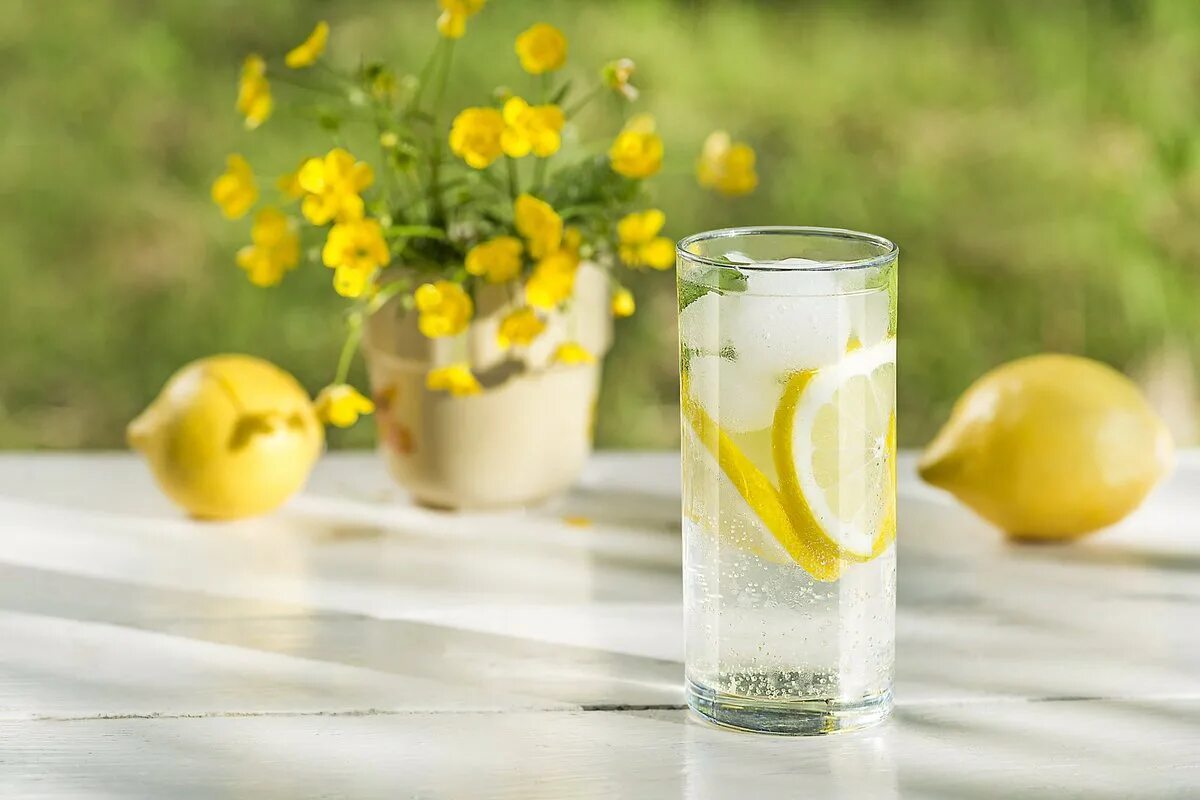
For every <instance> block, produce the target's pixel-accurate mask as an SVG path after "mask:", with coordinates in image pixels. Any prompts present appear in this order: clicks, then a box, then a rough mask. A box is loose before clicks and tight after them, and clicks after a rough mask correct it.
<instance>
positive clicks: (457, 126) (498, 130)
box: [450, 107, 504, 169]
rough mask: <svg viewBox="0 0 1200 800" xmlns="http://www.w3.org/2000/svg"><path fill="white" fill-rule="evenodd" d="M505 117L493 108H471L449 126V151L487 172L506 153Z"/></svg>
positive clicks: (462, 112) (460, 113) (461, 113)
mask: <svg viewBox="0 0 1200 800" xmlns="http://www.w3.org/2000/svg"><path fill="white" fill-rule="evenodd" d="M503 134H504V117H503V115H501V113H500V112H499V111H497V110H496V109H494V108H486V107H481V108H468V109H464V110H463V111H461V112H459V115H458V116H457V117H455V118H454V122H453V123H452V124H451V125H450V149H451V150H453V151H454V154H455V155H456V156H458V157H459V158H461V159H462V160H463V161H466V162H467V164H468V165H469V166H471V167H474V168H475V169H487V168H488V167H489V166H491V164H492V162H493V161H495V160H496V159H497V158H499V157H500V154H501V153H502V152H503V150H502V149H501V146H500V137H501V136H502V135H503Z"/></svg>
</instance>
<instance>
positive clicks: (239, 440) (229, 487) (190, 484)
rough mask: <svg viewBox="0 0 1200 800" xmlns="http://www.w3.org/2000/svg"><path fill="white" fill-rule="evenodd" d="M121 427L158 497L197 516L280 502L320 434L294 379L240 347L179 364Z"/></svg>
mask: <svg viewBox="0 0 1200 800" xmlns="http://www.w3.org/2000/svg"><path fill="white" fill-rule="evenodd" d="M126 434H127V437H128V439H129V443H130V445H131V446H133V447H134V448H136V449H137V450H139V451H140V452H141V453H142V455H144V456H145V457H146V461H147V462H149V465H150V469H151V471H152V472H153V473H154V477H155V479H156V480H157V481H158V485H159V486H160V487H161V488H162V490H163V491H164V492H166V494H167V496H168V497H170V498H171V499H172V500H174V501H175V502H176V503H178V504H179V505H181V506H183V507H184V508H185V509H187V511H188V512H190V513H191V514H193V515H194V516H197V517H202V518H207V519H235V518H238V517H247V516H252V515H255V514H262V513H265V512H267V511H270V510H272V509H274V508H276V507H277V506H279V505H280V504H282V503H283V502H284V501H285V500H287V499H288V497H290V496H291V495H292V494H293V493H295V492H296V491H297V490H299V489H300V487H302V486H303V485H304V482H305V480H306V479H307V478H308V473H309V471H310V470H311V469H312V465H313V463H314V462H315V461H316V459H317V456H318V455H319V454H320V452H321V448H322V446H323V444H324V438H325V434H324V430H323V429H322V427H321V424H320V423H319V422H318V421H317V416H316V414H315V413H314V411H313V407H312V403H311V401H310V400H309V397H308V394H307V393H306V392H305V391H304V389H303V387H301V386H300V384H299V383H298V382H297V381H296V379H295V378H293V377H292V376H291V375H289V374H288V373H286V372H284V371H283V370H281V369H279V368H278V367H276V366H275V365H274V364H271V363H269V362H267V361H263V360H262V359H258V358H253V357H251V356H243V355H221V356H212V357H210V358H202V359H200V360H198V361H193V362H192V363H191V364H188V365H186V366H185V367H183V368H182V369H180V370H179V371H178V372H176V373H175V374H174V375H173V376H171V379H170V380H169V381H167V384H166V386H164V387H163V390H162V392H160V393H159V395H158V397H157V398H155V400H154V402H153V403H151V404H150V406H149V408H147V409H146V410H145V411H143V412H142V414H141V415H140V416H139V417H138V418H137V419H135V420H134V421H133V422H131V423H130V424H129V428H128V430H127V431H126Z"/></svg>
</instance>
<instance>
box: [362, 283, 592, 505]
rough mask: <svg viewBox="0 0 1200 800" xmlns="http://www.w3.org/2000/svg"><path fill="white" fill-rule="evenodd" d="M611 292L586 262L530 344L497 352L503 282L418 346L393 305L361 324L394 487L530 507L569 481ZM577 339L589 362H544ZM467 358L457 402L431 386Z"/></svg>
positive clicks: (412, 322)
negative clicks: (566, 298) (448, 329)
mask: <svg viewBox="0 0 1200 800" xmlns="http://www.w3.org/2000/svg"><path fill="white" fill-rule="evenodd" d="M609 302H610V301H609V287H608V281H607V277H606V275H605V273H604V272H603V271H602V270H600V269H599V268H597V267H595V266H594V265H591V264H586V263H585V264H583V265H581V266H580V268H579V274H578V277H577V279H576V292H575V297H574V300H573V302H572V304H571V307H570V309H569V310H567V311H563V312H555V313H554V314H552V315H551V316H550V318H549V320H548V325H547V328H546V331H545V332H544V333H542V335H541V336H539V337H538V338H537V339H536V340H535V341H534V342H533V344H532V345H530V346H529V347H528V348H515V349H513V350H510V351H505V350H503V349H501V348H500V347H499V346H498V345H497V343H496V331H497V328H498V326H499V322H500V319H501V318H502V317H503V315H504V314H505V313H506V312H507V311H508V310H510V306H509V305H508V295H507V292H506V290H505V288H504V287H501V286H488V287H485V289H484V290H483V291H481V292H480V293H479V295H478V297H477V298H476V314H475V318H474V321H473V322H472V323H471V325H470V327H469V328H468V329H467V331H466V332H465V333H464V334H462V335H461V336H458V337H447V338H442V339H428V338H426V337H425V336H422V335H421V333H420V332H419V331H418V330H417V324H416V318H415V317H416V315H415V314H412V313H406V312H405V310H404V308H403V307H402V305H401V304H400V303H399V302H397V301H395V300H393V301H392V302H390V303H388V304H387V305H385V306H384V307H383V308H382V309H380V310H379V311H378V312H376V313H375V314H374V315H372V317H371V318H370V320H369V321H368V323H367V326H366V330H365V335H364V340H363V352H364V354H365V356H366V362H367V370H368V373H369V376H370V381H371V390H372V395H373V399H374V401H375V405H376V413H375V420H376V425H377V427H378V430H379V445H380V448H381V450H382V451H383V455H384V457H385V458H386V460H387V463H388V466H389V468H390V470H391V473H392V475H393V476H394V477H395V479H396V481H397V482H398V483H399V484H400V485H401V486H402V487H404V488H405V489H407V490H408V491H409V492H410V493H411V495H412V496H413V498H414V499H415V500H416V501H418V502H420V503H423V504H425V505H430V506H436V507H441V508H454V509H481V508H497V507H504V506H515V505H525V504H529V503H536V502H538V501H540V500H544V499H546V498H549V497H552V496H553V495H555V494H557V493H559V492H562V491H563V490H564V489H566V488H567V487H568V486H570V485H571V483H572V482H574V480H575V478H576V477H577V476H578V475H579V472H580V470H581V469H582V468H583V465H584V462H585V461H586V460H587V457H588V455H589V454H590V453H591V449H592V431H593V423H594V415H595V406H596V395H597V392H598V391H599V387H600V368H601V362H602V359H603V357H604V354H606V353H607V352H608V349H609V346H610V344H611V341H612V317H611V314H610V310H609ZM567 341H574V342H578V343H580V344H581V345H583V346H584V347H585V348H587V350H588V351H590V352H591V353H592V354H593V355H595V357H596V361H595V363H592V364H578V365H562V364H552V363H551V359H552V356H553V353H554V351H555V350H556V349H557V348H558V346H559V345H560V344H563V343H564V342H567ZM461 361H468V362H469V363H470V365H471V369H472V371H473V372H474V373H475V375H476V377H477V378H478V379H479V382H480V383H481V384H482V385H483V391H482V392H481V393H479V394H474V395H468V396H462V397H455V396H453V395H451V394H449V393H447V392H441V391H430V390H429V389H427V388H426V387H425V375H426V373H428V372H429V370H430V369H433V368H436V367H440V366H446V365H448V364H451V363H455V362H461Z"/></svg>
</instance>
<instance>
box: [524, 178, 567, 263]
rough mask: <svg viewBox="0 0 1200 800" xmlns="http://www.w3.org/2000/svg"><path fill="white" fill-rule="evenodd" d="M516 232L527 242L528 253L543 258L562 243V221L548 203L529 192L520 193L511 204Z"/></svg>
mask: <svg viewBox="0 0 1200 800" xmlns="http://www.w3.org/2000/svg"><path fill="white" fill-rule="evenodd" d="M513 216H514V218H515V221H516V225H517V232H518V233H520V234H521V235H522V236H524V237H525V241H526V242H528V244H529V255H530V256H531V257H533V258H535V259H537V258H545V257H546V256H548V255H550V254H551V253H554V252H555V251H557V250H558V248H559V247H560V246H561V245H562V238H563V221H562V217H560V216H559V215H558V213H557V212H555V210H554V209H553V208H551V207H550V204H549V203H547V202H546V201H544V200H539V199H537V198H536V197H534V196H533V195H531V194H528V193H526V194H522V195H521V196H520V197H518V198H517V201H516V202H515V203H514V204H513Z"/></svg>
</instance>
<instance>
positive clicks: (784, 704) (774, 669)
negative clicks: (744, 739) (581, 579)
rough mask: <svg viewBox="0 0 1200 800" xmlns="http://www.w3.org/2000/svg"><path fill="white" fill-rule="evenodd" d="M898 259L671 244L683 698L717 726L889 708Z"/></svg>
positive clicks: (750, 726)
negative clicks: (675, 293) (675, 288)
mask: <svg viewBox="0 0 1200 800" xmlns="http://www.w3.org/2000/svg"><path fill="white" fill-rule="evenodd" d="M898 254H899V251H898V249H897V248H896V246H895V245H894V244H892V243H891V242H889V241H887V240H886V239H882V238H880V237H878V236H871V235H868V234H864V233H855V232H853V231H844V230H837V229H830V228H753V229H751V228H735V229H728V230H719V231H711V232H708V233H701V234H697V235H695V236H692V237H690V238H688V239H684V240H683V241H682V242H680V243H679V250H678V262H679V263H678V267H679V269H678V275H679V308H680V311H679V341H680V347H679V373H680V389H681V398H682V418H683V419H682V434H683V530H684V560H683V570H684V574H683V578H684V610H685V620H686V623H685V624H686V662H687V695H688V703H689V705H691V707H692V708H693V709H695V710H696V711H698V712H699V713H700V714H702V715H704V716H705V717H708V718H709V719H711V720H713V721H715V722H718V723H721V724H724V725H729V726H732V727H735V728H743V729H747V730H754V731H764V732H770V733H790V734H808V733H829V732H833V731H837V730H845V729H850V728H858V727H862V726H865V725H870V724H872V723H875V722H878V721H880V720H882V719H883V718H884V717H886V716H887V714H888V713H889V711H890V710H891V704H892V675H893V664H894V661H895V627H896V626H895V594H896V555H895V552H896V551H895V546H894V542H895V538H896V403H895V396H896V285H897V284H896V279H897V257H898Z"/></svg>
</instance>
